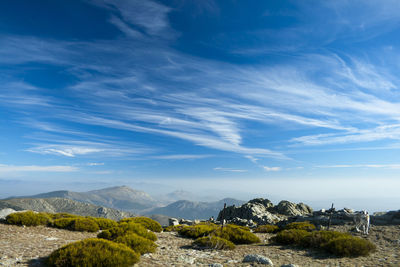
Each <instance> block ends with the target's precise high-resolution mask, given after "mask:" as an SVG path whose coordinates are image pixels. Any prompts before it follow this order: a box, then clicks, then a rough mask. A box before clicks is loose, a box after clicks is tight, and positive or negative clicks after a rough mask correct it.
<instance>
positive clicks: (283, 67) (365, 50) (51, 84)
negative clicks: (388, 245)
mask: <svg viewBox="0 0 400 267" xmlns="http://www.w3.org/2000/svg"><path fill="white" fill-rule="evenodd" d="M399 11H400V2H398V1H394V0H384V1H372V0H371V1H369V0H368V1H358V0H357V1H345V0H338V1H310V2H309V1H217V0H204V1H180V0H177V1H163V0H147V1H140V0H131V1H123V0H77V1H66V0H65V1H63V0H61V1H44V0H38V1H35V3H32V1H28V0H5V1H1V3H0V197H6V196H10V195H29V194H34V193H41V192H47V191H52V190H63V189H68V190H75V191H85V190H91V189H96V188H103V187H108V186H113V185H122V184H126V185H129V186H131V187H132V188H134V189H139V190H144V191H146V192H149V193H150V194H152V195H157V194H163V193H167V192H171V191H174V190H177V189H183V190H187V191H189V192H193V193H194V194H198V195H201V196H206V197H207V198H210V197H211V198H212V197H214V196H215V199H218V198H219V199H220V198H224V197H235V198H241V199H243V200H248V199H250V198H252V197H265V198H271V199H272V200H274V201H275V202H276V201H278V200H281V199H287V200H291V201H296V202H300V201H303V202H306V203H307V202H310V204H311V205H312V206H313V207H315V208H322V207H325V208H329V206H330V203H332V202H333V203H335V204H336V203H338V204H337V205H338V208H340V207H339V205H343V206H344V205H345V206H348V207H351V208H355V209H368V210H372V211H376V210H389V209H391V210H393V209H396V210H397V209H400V198H399V193H398V190H397V189H398V188H400V93H399V88H400V79H399V76H398V73H399V71H400V63H399V62H400V60H399V55H400V26H399V25H400V23H399V22H400V12H399ZM21 18H23V19H21ZM77 189H81V190H77ZM29 192H32V193H29ZM205 192H206V193H205ZM279 198H281V199H279ZM326 206H328V207H326Z"/></svg>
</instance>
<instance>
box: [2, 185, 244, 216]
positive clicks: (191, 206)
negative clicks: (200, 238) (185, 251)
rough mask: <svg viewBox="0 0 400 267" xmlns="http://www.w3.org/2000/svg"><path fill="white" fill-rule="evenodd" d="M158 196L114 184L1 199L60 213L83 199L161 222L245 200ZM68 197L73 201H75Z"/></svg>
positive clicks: (186, 194) (204, 213)
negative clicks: (207, 199)
mask: <svg viewBox="0 0 400 267" xmlns="http://www.w3.org/2000/svg"><path fill="white" fill-rule="evenodd" d="M24 199H25V200H24ZM34 199H37V201H34ZM56 199H64V200H65V201H61V200H57V201H56ZM158 199H159V200H155V199H154V198H152V197H151V196H150V195H149V194H147V193H146V192H143V191H138V190H134V189H132V188H130V187H128V186H115V187H109V188H104V189H100V190H93V191H88V192H73V191H66V190H62V191H53V192H48V193H42V194H38V195H33V196H24V197H12V198H8V199H6V200H2V202H4V201H5V202H6V203H7V205H8V206H7V207H10V208H13V205H16V206H15V207H17V208H20V209H21V208H22V209H32V210H36V211H48V212H60V210H63V212H71V213H75V214H78V213H77V212H80V213H82V214H83V213H84V210H83V209H84V206H82V205H78V204H77V203H75V202H78V203H79V202H80V203H82V204H83V203H87V204H91V205H92V206H93V205H95V206H97V208H100V207H99V206H101V207H107V208H111V209H116V210H121V211H125V212H131V214H132V213H135V214H144V215H146V216H151V215H152V216H153V217H154V218H158V220H159V221H160V222H161V221H162V224H166V222H167V221H168V218H167V217H175V218H184V219H208V218H210V217H211V216H214V217H215V218H216V217H217V216H218V213H219V211H220V210H221V209H222V208H223V207H224V203H226V204H227V205H228V206H230V205H236V206H240V205H241V204H243V203H244V202H245V201H242V200H237V199H232V198H226V199H222V200H220V201H215V202H199V201H193V200H194V199H199V197H198V196H195V195H193V194H192V193H190V192H187V191H182V190H178V191H174V192H172V193H170V194H167V195H163V196H159V198H158ZM67 200H71V201H72V202H71V201H67ZM174 201H175V202H174ZM171 202H172V203H171ZM49 203H50V204H49ZM67 203H68V204H67ZM72 203H74V204H72ZM17 204H18V205H17ZM166 204H168V205H166ZM57 205H59V206H57ZM92 206H86V207H87V208H88V209H89V210H90V212H89V211H88V212H89V213H93V212H94V211H92V210H93V209H94V208H93V207H92ZM1 207H2V205H1V202H0V208H1ZM74 208H76V209H78V211H77V212H72V211H73V210H74ZM14 209H15V208H14ZM39 209H40V210H39ZM53 210H54V211H53ZM67 210H70V211H67ZM121 211H120V212H121ZM85 215H90V214H85ZM90 216H93V215H90Z"/></svg>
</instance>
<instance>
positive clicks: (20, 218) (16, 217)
mask: <svg viewBox="0 0 400 267" xmlns="http://www.w3.org/2000/svg"><path fill="white" fill-rule="evenodd" d="M50 221H51V218H50V217H49V216H48V215H47V214H46V213H40V212H39V213H36V212H33V211H25V212H15V213H11V214H9V215H8V216H7V217H6V222H7V223H8V224H15V225H25V226H37V225H47V224H48V223H49V222H50Z"/></svg>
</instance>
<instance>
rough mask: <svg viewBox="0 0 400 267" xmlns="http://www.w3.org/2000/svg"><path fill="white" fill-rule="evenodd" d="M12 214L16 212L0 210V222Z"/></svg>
mask: <svg viewBox="0 0 400 267" xmlns="http://www.w3.org/2000/svg"><path fill="white" fill-rule="evenodd" d="M14 212H16V211H15V210H13V209H9V208H7V209H2V210H0V220H5V219H6V217H7V216H8V215H10V214H11V213H14Z"/></svg>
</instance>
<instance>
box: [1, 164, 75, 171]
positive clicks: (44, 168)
mask: <svg viewBox="0 0 400 267" xmlns="http://www.w3.org/2000/svg"><path fill="white" fill-rule="evenodd" d="M78 170H79V169H78V168H77V167H74V166H58V165H56V166H38V165H29V166H14V165H4V164H0V172H6V173H9V172H76V171H78Z"/></svg>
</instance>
